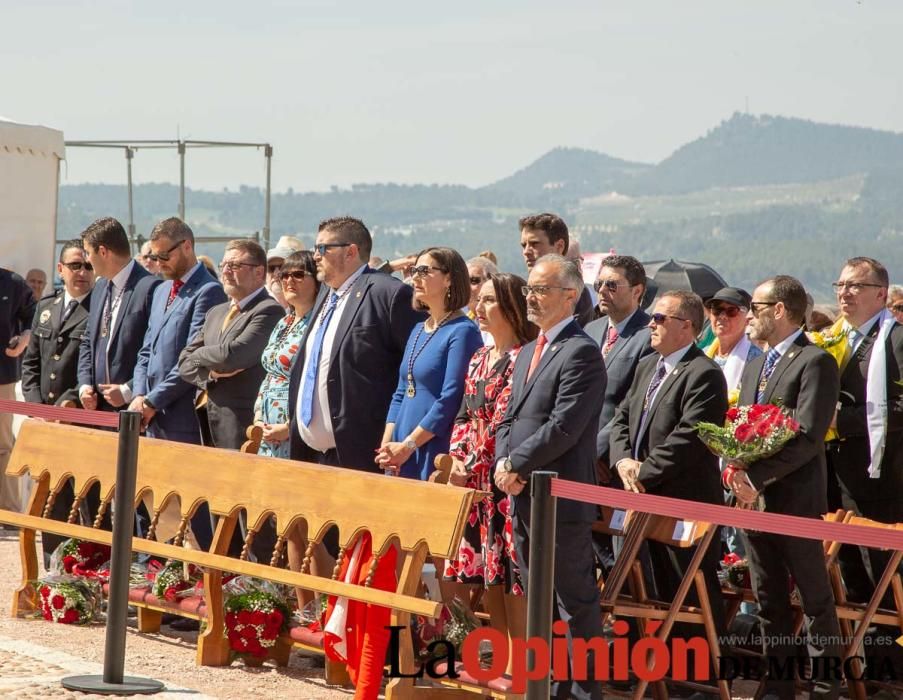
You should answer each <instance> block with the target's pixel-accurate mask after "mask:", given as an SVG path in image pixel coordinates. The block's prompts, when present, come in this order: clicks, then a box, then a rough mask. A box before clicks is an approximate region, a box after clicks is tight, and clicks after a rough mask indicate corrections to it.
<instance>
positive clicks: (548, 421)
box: [494, 254, 605, 700]
mask: <svg viewBox="0 0 903 700" xmlns="http://www.w3.org/2000/svg"><path fill="white" fill-rule="evenodd" d="M583 289H584V286H583V278H582V276H581V275H580V271H579V269H578V267H577V265H576V264H575V263H574V261H572V260H568V259H567V258H564V257H563V256H561V255H555V254H552V255H546V256H543V257H542V258H539V259H538V260H537V261H536V263H535V264H534V265H532V266H531V269H530V278H529V283H528V285H527V286H526V287H524V294H525V295H526V296H527V318H528V319H529V320H530V321H531V322H532V323H534V324H535V325H536V326H538V327H539V330H540V333H539V336H538V337H537V339H536V340H534V341H533V342H531V343H528V344H527V345H525V346H524V347H523V349H522V350H521V351H520V353H519V354H518V356H517V360H515V363H514V371H513V373H512V375H511V399H510V401H509V403H508V410H507V412H506V413H505V417H504V419H503V420H502V422H501V424H500V425H499V428H498V431H497V433H496V448H495V458H496V466H495V474H494V479H495V483H496V485H497V486H498V487H499V489H501V490H502V491H503V492H504V493H507V494H509V495H510V496H511V497H512V498H511V501H512V511H513V516H512V519H513V523H512V524H513V528H514V538H515V546H516V547H517V561H518V564H519V565H520V567H521V576H522V578H523V580H524V581H525V582H526V581H527V580H528V579H529V573H528V570H529V566H530V560H529V552H530V504H531V499H530V491H529V488H526V489H525V486H526V485H527V482H528V480H529V478H530V474H531V473H532V472H534V471H536V470H543V471H553V472H558V475H559V476H560V477H561V478H562V479H569V480H571V481H577V482H582V483H585V484H595V483H596V473H595V472H596V433H597V432H598V429H599V412H600V411H601V410H602V401H603V397H604V396H605V365H604V364H603V363H602V356H601V355H600V354H599V346H598V345H596V344H595V343H594V342H593V341H592V339H591V338H590V337H589V336H588V335H586V333H584V332H583V331H582V330H581V329H580V326H579V325H578V323H577V321H576V320H575V319H574V307H575V305H576V303H577V299H578V298H579V297H580V294H581V292H582V290H583ZM596 514H597V508H596V506H594V505H592V504H589V503H582V502H579V501H572V500H567V499H562V500H560V501H559V503H558V508H557V513H556V532H555V581H554V585H555V595H556V600H557V607H556V608H554V609H553V612H554V615H555V619H556V620H557V619H560V620H564V621H565V622H567V627H568V631H567V641H568V650H569V652H570V653H571V655H572V654H573V641H574V639H585V640H589V639H593V638H595V637H601V636H602V621H601V617H600V615H599V590H598V589H597V588H596V577H595V565H594V560H593V547H592V537H591V534H592V522H593V521H594V520H595V519H596ZM527 594H528V595H529V591H527ZM572 658H573V657H572ZM594 664H595V662H594V655H593V654H592V653H590V654H588V658H587V668H588V669H590V671H589V673H590V675H592V669H593V668H594ZM552 695H553V697H556V698H572V697H573V698H580V699H581V700H585V699H588V698H601V697H602V691H601V686H600V684H599V682H598V681H597V680H595V679H593V678H590V679H588V680H585V681H570V682H559V681H556V682H554V683H553V684H552Z"/></svg>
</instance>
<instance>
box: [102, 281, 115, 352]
mask: <svg viewBox="0 0 903 700" xmlns="http://www.w3.org/2000/svg"><path fill="white" fill-rule="evenodd" d="M115 286H116V285H114V284H113V280H110V283H109V284H108V285H107V293H106V296H105V297H104V300H103V317H102V320H101V324H100V335H101V336H103V337H104V338H106V337H107V336H108V335H110V326H112V325H113V291H114V287H115Z"/></svg>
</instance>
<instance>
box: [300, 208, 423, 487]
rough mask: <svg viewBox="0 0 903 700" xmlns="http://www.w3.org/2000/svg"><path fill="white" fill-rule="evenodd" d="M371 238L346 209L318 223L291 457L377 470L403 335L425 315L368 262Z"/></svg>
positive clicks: (397, 284)
mask: <svg viewBox="0 0 903 700" xmlns="http://www.w3.org/2000/svg"><path fill="white" fill-rule="evenodd" d="M372 245H373V243H372V239H371V238H370V232H369V231H368V230H367V227H366V226H364V224H363V222H362V221H359V220H358V219H354V218H351V217H339V218H335V219H328V220H326V221H324V222H322V223H321V224H320V228H319V232H318V233H317V242H316V245H315V246H314V250H315V253H314V260H315V261H316V263H317V278H318V279H319V280H320V281H321V282H323V285H322V287H321V289H320V295H319V297H318V298H317V301H316V302H315V303H314V308H313V311H312V320H311V322H310V323H309V324H308V326H307V329H306V331H305V334H304V337H303V338H302V339H301V347H300V348H299V350H298V358H297V359H296V361H295V364H294V367H293V369H292V376H291V382H290V385H289V423H290V438H289V439H290V441H291V457H292V459H299V460H303V461H307V462H315V463H319V464H328V465H332V466H342V467H348V468H351V469H358V470H361V471H369V472H377V473H378V472H379V468H378V467H377V466H376V465H375V464H374V462H373V456H374V452H375V450H376V449H377V448H378V447H379V446H380V443H381V441H382V435H383V429H384V428H385V417H386V413H387V412H388V410H389V404H390V403H391V401H392V394H393V393H394V392H395V388H396V386H397V384H398V367H399V366H400V365H401V360H402V355H403V354H404V349H405V345H406V344H407V342H408V336H409V335H410V334H411V329H412V328H413V327H414V325H415V324H416V323H417V322H418V321H420V320H422V319H423V318H424V315H423V314H422V313H420V312H417V311H415V310H414V308H413V306H412V301H411V297H412V293H411V288H410V287H409V286H407V285H406V284H402V283H401V282H399V281H398V280H396V279H394V278H392V277H390V276H389V275H384V274H379V273H376V272H375V271H374V270H371V269H370V268H369V267H368V266H367V261H368V260H369V259H370V251H371V248H372Z"/></svg>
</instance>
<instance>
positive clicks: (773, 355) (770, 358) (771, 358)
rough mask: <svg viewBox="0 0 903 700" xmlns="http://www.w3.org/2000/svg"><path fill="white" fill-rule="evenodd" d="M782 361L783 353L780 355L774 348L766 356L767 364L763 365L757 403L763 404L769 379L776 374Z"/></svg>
mask: <svg viewBox="0 0 903 700" xmlns="http://www.w3.org/2000/svg"><path fill="white" fill-rule="evenodd" d="M780 359H781V353H779V352H778V351H777V350H775V349H774V348H771V350H769V351H768V354H767V355H765V364H764V365H762V376H761V378H760V379H759V388H758V390H757V391H756V403H762V398H763V396H764V395H765V387H766V386H767V385H768V379H769V378H770V377H771V373H772V372H774V368H775V365H777V364H778V360H780Z"/></svg>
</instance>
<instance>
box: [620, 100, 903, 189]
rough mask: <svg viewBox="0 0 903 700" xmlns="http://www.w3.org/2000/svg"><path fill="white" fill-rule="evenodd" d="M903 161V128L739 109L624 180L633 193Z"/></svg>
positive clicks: (766, 181)
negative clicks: (886, 128) (819, 121)
mask: <svg viewBox="0 0 903 700" xmlns="http://www.w3.org/2000/svg"><path fill="white" fill-rule="evenodd" d="M901 162H903V134H897V133H893V132H888V131H876V130H874V129H865V128H862V127H856V126H837V125H833V124H817V123H815V122H811V121H806V120H803V119H788V118H786V117H772V116H768V115H762V116H752V115H748V114H739V113H735V114H734V115H733V116H732V117H731V118H730V119H728V120H727V121H724V122H722V123H721V124H720V125H719V126H717V127H716V128H714V129H712V130H711V131H709V132H708V133H707V134H706V135H705V136H703V137H702V138H700V139H697V140H695V141H693V142H691V143H688V144H686V145H685V146H682V147H681V148H679V149H677V150H676V151H675V152H674V153H673V154H672V155H671V156H670V157H668V158H666V159H665V160H663V161H662V162H661V163H659V164H658V165H656V166H655V167H654V168H652V169H651V170H648V171H647V172H645V173H643V174H642V175H640V176H639V177H637V178H636V179H635V180H634V181H633V182H630V181H627V182H626V183H625V189H626V191H628V192H630V193H633V194H678V193H683V192H694V191H697V190H704V189H708V188H710V187H734V186H738V185H775V184H782V183H789V182H815V181H818V180H833V179H836V178H840V177H845V176H847V175H854V174H857V173H867V172H870V171H872V170H875V169H878V168H885V167H894V166H897V165H898V164H899V163H901Z"/></svg>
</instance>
